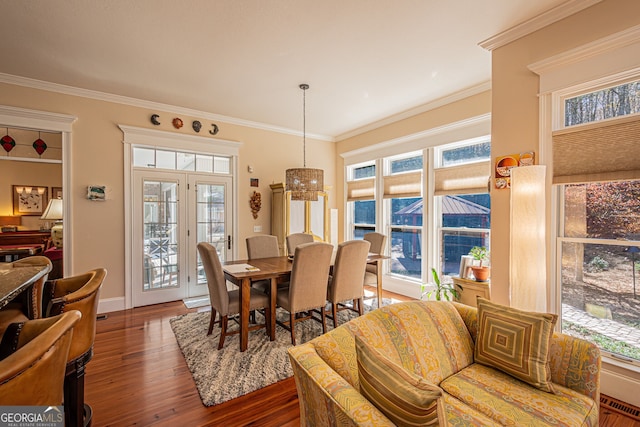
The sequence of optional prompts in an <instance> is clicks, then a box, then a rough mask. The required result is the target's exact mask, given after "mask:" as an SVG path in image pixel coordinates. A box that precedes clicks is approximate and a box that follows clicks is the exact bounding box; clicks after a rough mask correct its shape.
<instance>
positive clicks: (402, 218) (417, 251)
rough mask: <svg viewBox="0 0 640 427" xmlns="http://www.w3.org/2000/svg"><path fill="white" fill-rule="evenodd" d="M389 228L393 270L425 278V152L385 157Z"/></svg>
mask: <svg viewBox="0 0 640 427" xmlns="http://www.w3.org/2000/svg"><path fill="white" fill-rule="evenodd" d="M385 163H386V165H387V167H386V169H387V170H388V173H387V174H386V175H385V177H384V198H385V210H386V212H387V213H386V217H387V218H388V220H387V223H388V226H387V229H388V230H389V231H390V232H389V233H388V235H389V236H390V242H389V243H390V251H389V254H390V256H391V262H390V272H391V274H395V275H400V276H403V277H408V278H412V279H416V280H422V238H423V234H422V225H423V220H422V216H423V206H424V203H423V198H422V165H423V159H422V152H420V153H417V154H416V153H409V154H405V155H403V156H401V157H392V158H388V159H385Z"/></svg>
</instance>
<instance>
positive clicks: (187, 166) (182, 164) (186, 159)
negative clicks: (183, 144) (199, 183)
mask: <svg viewBox="0 0 640 427" xmlns="http://www.w3.org/2000/svg"><path fill="white" fill-rule="evenodd" d="M177 160H178V164H177V169H178V170H182V171H192V170H195V168H196V163H195V161H196V155H195V154H193V153H182V152H178V153H177Z"/></svg>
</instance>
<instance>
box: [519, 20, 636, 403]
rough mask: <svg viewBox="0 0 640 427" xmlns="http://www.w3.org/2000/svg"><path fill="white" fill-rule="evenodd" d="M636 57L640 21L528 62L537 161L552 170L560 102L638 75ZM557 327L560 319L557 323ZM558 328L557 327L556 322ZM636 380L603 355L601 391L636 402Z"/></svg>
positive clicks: (629, 369)
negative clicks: (535, 91)
mask: <svg viewBox="0 0 640 427" xmlns="http://www.w3.org/2000/svg"><path fill="white" fill-rule="evenodd" d="M638 57H640V25H636V26H634V27H631V28H628V29H626V30H624V31H620V32H618V33H615V34H612V35H610V36H607V37H604V38H602V39H599V40H595V41H593V42H591V43H588V44H585V45H583V46H579V47H577V48H575V49H571V50H569V51H567V52H561V53H559V54H557V55H554V56H552V57H550V58H546V59H544V60H541V61H538V62H535V63H533V64H530V65H529V69H530V70H531V71H533V72H534V73H536V74H538V75H539V77H540V87H539V117H540V123H539V138H540V141H539V144H540V145H539V149H540V150H539V151H540V163H541V164H544V165H547V167H548V168H549V169H551V170H553V153H552V141H551V134H552V132H553V131H554V130H557V129H561V128H563V127H564V114H560V113H559V112H562V113H564V106H563V105H561V103H562V100H563V99H564V98H565V97H567V96H568V94H570V93H578V92H585V91H588V90H589V89H590V88H594V90H597V88H599V87H602V86H603V85H607V84H609V83H611V82H613V81H617V80H626V79H629V78H631V77H632V76H634V75H637V74H638V73H640V68H639V67H638V64H637V58H638ZM551 175H552V174H547V188H551V211H550V212H551V218H550V221H548V223H549V226H548V227H547V233H549V236H551V238H550V239H547V242H548V245H549V247H548V248H547V252H548V258H547V265H548V266H549V270H548V271H547V282H548V283H549V289H548V294H549V295H550V298H551V301H550V304H549V307H550V308H551V310H552V312H554V313H558V314H561V312H562V310H561V306H560V301H561V289H560V278H559V277H558V275H559V273H556V272H557V270H558V265H560V260H559V259H558V257H559V256H560V251H559V248H558V240H557V236H558V229H559V224H560V219H559V218H560V217H559V213H560V211H561V203H560V201H561V195H560V194H559V189H558V187H557V186H552V185H551ZM558 325H560V322H558ZM558 328H559V326H558ZM639 383H640V370H638V369H636V368H635V367H634V366H633V365H630V364H629V365H624V366H623V364H622V363H621V362H619V361H618V360H615V359H613V358H610V357H606V356H604V357H603V363H602V372H601V392H602V393H605V394H607V395H609V396H612V397H614V398H618V399H622V400H624V401H626V402H628V403H631V404H633V405H635V406H640V395H638V393H637V392H636V390H637V388H638V384H639Z"/></svg>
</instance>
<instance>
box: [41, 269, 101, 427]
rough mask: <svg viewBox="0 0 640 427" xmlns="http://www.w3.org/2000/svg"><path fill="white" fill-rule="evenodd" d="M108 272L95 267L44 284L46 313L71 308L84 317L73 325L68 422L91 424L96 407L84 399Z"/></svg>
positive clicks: (67, 386) (66, 386)
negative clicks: (101, 298) (85, 382)
mask: <svg viewBox="0 0 640 427" xmlns="http://www.w3.org/2000/svg"><path fill="white" fill-rule="evenodd" d="M106 276H107V270H106V269H104V268H96V269H93V270H90V271H88V272H86V273H83V274H78V275H76V276H70V277H64V278H61V279H56V280H52V281H48V282H46V283H45V286H44V291H43V299H42V305H43V308H44V317H51V316H56V315H59V314H62V313H66V312H69V311H72V310H78V311H79V312H80V313H82V318H81V319H80V321H79V322H78V324H77V325H76V326H75V327H74V328H73V339H72V340H71V347H70V348H69V357H68V358H67V369H66V374H65V378H64V416H65V425H68V426H82V425H85V426H87V425H91V418H92V414H93V411H92V409H91V406H90V405H88V404H86V403H85V401H84V371H85V365H86V364H87V363H89V361H90V360H91V358H92V357H93V343H94V341H95V338H96V320H97V314H98V302H99V297H100V289H101V287H102V283H103V282H104V278H105V277H106Z"/></svg>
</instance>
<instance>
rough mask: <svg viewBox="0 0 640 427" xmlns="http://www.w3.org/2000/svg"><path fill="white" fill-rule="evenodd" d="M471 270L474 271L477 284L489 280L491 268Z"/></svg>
mask: <svg viewBox="0 0 640 427" xmlns="http://www.w3.org/2000/svg"><path fill="white" fill-rule="evenodd" d="M471 270H472V271H473V277H475V278H476V282H486V281H487V280H488V279H489V273H490V272H491V268H489V267H478V266H473V267H471Z"/></svg>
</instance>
